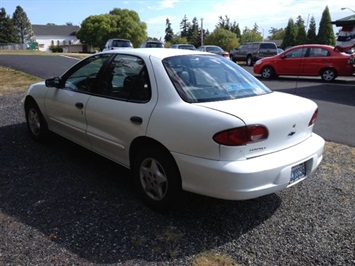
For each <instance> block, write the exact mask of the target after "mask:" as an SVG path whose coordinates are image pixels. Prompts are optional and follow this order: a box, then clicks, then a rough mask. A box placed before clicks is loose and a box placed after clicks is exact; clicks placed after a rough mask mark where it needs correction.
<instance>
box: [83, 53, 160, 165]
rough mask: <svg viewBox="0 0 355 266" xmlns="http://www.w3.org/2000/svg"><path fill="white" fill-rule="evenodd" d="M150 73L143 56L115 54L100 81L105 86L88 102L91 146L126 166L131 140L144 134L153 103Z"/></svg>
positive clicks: (150, 68) (88, 130) (152, 81)
mask: <svg viewBox="0 0 355 266" xmlns="http://www.w3.org/2000/svg"><path fill="white" fill-rule="evenodd" d="M148 62H149V61H148ZM148 72H149V73H148ZM151 73H152V66H151V64H150V63H148V64H146V63H145V61H144V60H143V59H142V58H139V57H136V56H132V55H124V54H117V55H116V56H115V58H114V59H113V60H112V61H111V63H110V64H109V66H108V67H107V69H106V70H105V73H104V74H103V75H102V76H101V80H100V82H99V83H102V84H107V87H108V88H107V89H105V90H103V91H102V94H101V95H95V96H92V97H91V98H90V99H89V100H88V103H87V108H86V119H87V135H88V138H89V139H90V143H91V145H92V149H93V150H94V151H95V152H97V153H99V154H101V155H103V156H105V157H107V158H109V159H111V160H113V161H116V162H118V163H120V164H122V165H124V166H129V148H130V144H131V142H132V141H133V140H134V139H135V138H137V137H139V136H144V135H145V133H146V129H147V125H148V121H149V118H150V115H151V113H152V111H153V109H154V107H155V104H156V96H154V95H152V90H151V88H152V87H154V86H151V84H154V79H151V78H150V76H151V75H152V74H151ZM149 74H151V75H149ZM105 86H106V85H103V87H105Z"/></svg>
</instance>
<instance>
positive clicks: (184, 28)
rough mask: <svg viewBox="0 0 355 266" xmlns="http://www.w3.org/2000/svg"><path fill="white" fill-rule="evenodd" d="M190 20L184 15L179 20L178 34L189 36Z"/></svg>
mask: <svg viewBox="0 0 355 266" xmlns="http://www.w3.org/2000/svg"><path fill="white" fill-rule="evenodd" d="M189 29H190V22H189V20H188V19H187V17H186V15H185V16H184V18H183V19H182V21H181V22H180V36H181V37H185V38H187V37H188V36H189Z"/></svg>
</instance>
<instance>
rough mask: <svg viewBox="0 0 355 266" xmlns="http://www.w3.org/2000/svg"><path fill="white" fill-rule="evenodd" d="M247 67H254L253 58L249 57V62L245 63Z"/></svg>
mask: <svg viewBox="0 0 355 266" xmlns="http://www.w3.org/2000/svg"><path fill="white" fill-rule="evenodd" d="M245 63H246V64H247V66H252V65H253V59H252V58H251V56H250V55H248V56H247V60H246V62H245Z"/></svg>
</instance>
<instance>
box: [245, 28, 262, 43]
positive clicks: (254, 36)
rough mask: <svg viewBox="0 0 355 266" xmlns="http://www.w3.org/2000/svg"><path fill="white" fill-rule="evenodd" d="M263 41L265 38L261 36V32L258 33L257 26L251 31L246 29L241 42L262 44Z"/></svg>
mask: <svg viewBox="0 0 355 266" xmlns="http://www.w3.org/2000/svg"><path fill="white" fill-rule="evenodd" d="M261 41H263V36H261V34H260V32H258V27H257V25H256V24H255V25H254V28H253V29H252V30H251V29H249V28H248V27H245V29H244V30H243V33H242V36H241V39H240V42H241V43H245V42H261Z"/></svg>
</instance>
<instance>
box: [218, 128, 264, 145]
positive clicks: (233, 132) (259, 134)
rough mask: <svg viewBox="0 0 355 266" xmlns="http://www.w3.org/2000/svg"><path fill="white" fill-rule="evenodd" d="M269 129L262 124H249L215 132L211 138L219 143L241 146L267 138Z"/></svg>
mask: <svg viewBox="0 0 355 266" xmlns="http://www.w3.org/2000/svg"><path fill="white" fill-rule="evenodd" d="M268 136H269V131H268V130H267V128H266V127H265V126H262V125H249V126H244V127H237V128H232V129H228V130H224V131H221V132H218V133H216V134H215V135H214V136H213V140H214V141H215V142H217V143H218V144H221V145H226V146H241V145H246V144H251V143H255V142H259V141H263V140H265V139H267V137H268Z"/></svg>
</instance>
